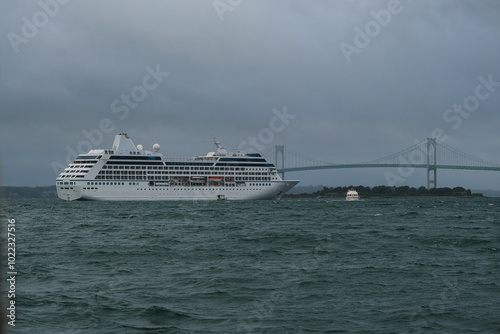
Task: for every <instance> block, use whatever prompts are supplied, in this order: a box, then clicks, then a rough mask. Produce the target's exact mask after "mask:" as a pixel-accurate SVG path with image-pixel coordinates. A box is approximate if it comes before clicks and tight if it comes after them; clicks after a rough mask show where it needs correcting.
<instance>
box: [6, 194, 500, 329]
mask: <svg viewBox="0 0 500 334" xmlns="http://www.w3.org/2000/svg"><path fill="white" fill-rule="evenodd" d="M2 207H3V210H2V221H3V222H4V224H3V225H2V226H4V227H3V230H4V232H2V244H4V243H5V242H6V240H5V239H6V235H7V220H8V219H15V221H16V223H15V225H16V230H15V236H16V264H15V269H16V272H17V275H16V294H15V295H16V296H15V305H16V322H15V327H12V326H7V329H8V330H10V332H12V333H26V334H28V333H29V334H32V333H48V334H55V333H65V334H80V333H81V334H83V333H120V334H121V333H469V332H473V333H498V332H500V316H499V315H500V199H499V198H411V199H404V198H392V199H365V200H361V201H356V202H346V201H343V200H329V199H304V200H300V199H293V200H292V199H289V200H281V201H249V202H232V201H210V202H195V201H178V202H64V201H60V200H15V201H14V200H5V201H3V202H2ZM3 254H4V255H5V254H6V252H5V250H4V253H3ZM6 262H7V260H6V256H5V259H2V263H3V264H4V265H3V266H2V267H3V268H4V270H2V271H3V275H4V276H5V275H6V273H7V271H8V269H6V266H5V265H6ZM4 282H5V281H4ZM4 287H5V285H4ZM3 295H4V296H5V295H6V294H5V293H3ZM4 300H5V298H4ZM4 309H5V308H4ZM2 313H6V311H4V312H2ZM4 316H5V315H4Z"/></svg>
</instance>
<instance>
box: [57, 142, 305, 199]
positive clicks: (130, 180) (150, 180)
mask: <svg viewBox="0 0 500 334" xmlns="http://www.w3.org/2000/svg"><path fill="white" fill-rule="evenodd" d="M214 143H215V145H216V147H217V150H216V151H215V152H209V153H207V154H206V155H203V156H197V157H195V158H193V159H178V158H166V157H164V156H163V155H162V154H161V153H160V152H159V151H160V145H158V144H154V145H153V151H147V150H144V148H143V147H142V145H137V146H135V145H134V143H133V142H132V140H131V139H130V137H129V136H128V135H127V134H126V133H120V134H118V135H116V136H115V140H114V142H113V147H112V148H111V149H96V150H91V151H89V152H88V153H86V154H80V155H78V157H77V158H76V159H75V160H74V161H73V162H72V163H71V164H69V166H68V167H67V168H66V169H65V170H64V171H63V172H62V173H61V174H60V175H59V176H58V177H57V180H56V187H57V194H58V196H59V198H61V199H64V200H68V201H72V200H120V201H121V200H137V201H141V200H143V201H144V200H145V201H153V200H217V199H219V200H221V199H227V200H252V199H280V198H281V196H283V195H284V194H285V193H286V192H287V191H288V190H290V189H291V188H292V187H294V186H295V185H296V184H297V183H298V182H299V181H284V180H282V179H281V178H280V176H279V175H278V173H277V170H276V166H275V165H274V164H272V163H269V162H267V161H266V160H265V159H264V158H263V157H262V156H261V155H260V154H259V153H247V154H245V153H230V152H228V151H226V149H225V148H224V146H223V145H222V144H221V143H220V142H219V141H217V140H214Z"/></svg>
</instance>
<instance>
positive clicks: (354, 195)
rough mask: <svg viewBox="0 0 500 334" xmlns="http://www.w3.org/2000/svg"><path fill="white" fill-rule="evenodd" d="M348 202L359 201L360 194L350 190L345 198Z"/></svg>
mask: <svg viewBox="0 0 500 334" xmlns="http://www.w3.org/2000/svg"><path fill="white" fill-rule="evenodd" d="M345 200H346V201H359V194H358V192H357V191H356V190H354V189H349V190H348V191H347V195H346V197H345Z"/></svg>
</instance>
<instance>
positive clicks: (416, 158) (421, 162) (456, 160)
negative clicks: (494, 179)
mask: <svg viewBox="0 0 500 334" xmlns="http://www.w3.org/2000/svg"><path fill="white" fill-rule="evenodd" d="M280 150H282V153H283V155H284V156H283V157H282V160H281V161H282V162H283V163H280V164H278V162H277V161H276V155H275V154H274V152H275V148H272V149H270V150H269V151H267V152H266V153H265V154H264V156H265V157H266V158H267V160H268V161H272V162H274V163H275V164H276V166H277V168H278V171H280V172H282V173H284V172H292V171H305V170H315V169H337V168H369V167H386V168H389V167H414V168H426V169H427V185H428V187H430V185H431V184H432V185H433V186H434V187H436V186H437V185H436V170H437V169H438V168H440V169H466V170H490V171H500V164H498V163H493V162H489V161H486V160H483V159H480V158H476V157H473V156H471V155H469V154H467V153H464V152H461V151H460V150H458V149H456V148H454V147H452V146H450V145H448V144H446V143H444V142H439V141H437V140H436V139H433V138H427V139H425V140H422V141H420V142H418V143H415V144H414V145H412V146H410V147H408V148H406V149H404V150H401V151H399V152H397V153H394V154H391V155H388V156H386V157H383V158H380V159H376V160H371V161H367V162H361V163H353V164H339V163H334V162H328V161H324V160H319V159H315V158H311V157H308V156H306V155H304V154H301V153H298V152H296V151H294V150H291V149H288V148H284V147H283V146H280ZM431 174H434V179H433V180H432V177H431V176H432V175H431Z"/></svg>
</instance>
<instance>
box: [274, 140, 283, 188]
mask: <svg viewBox="0 0 500 334" xmlns="http://www.w3.org/2000/svg"><path fill="white" fill-rule="evenodd" d="M280 152H281V170H282V172H281V179H282V180H284V179H285V171H284V169H285V146H284V145H276V146H275V147H274V161H276V169H280V168H279V167H278V153H280Z"/></svg>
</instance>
